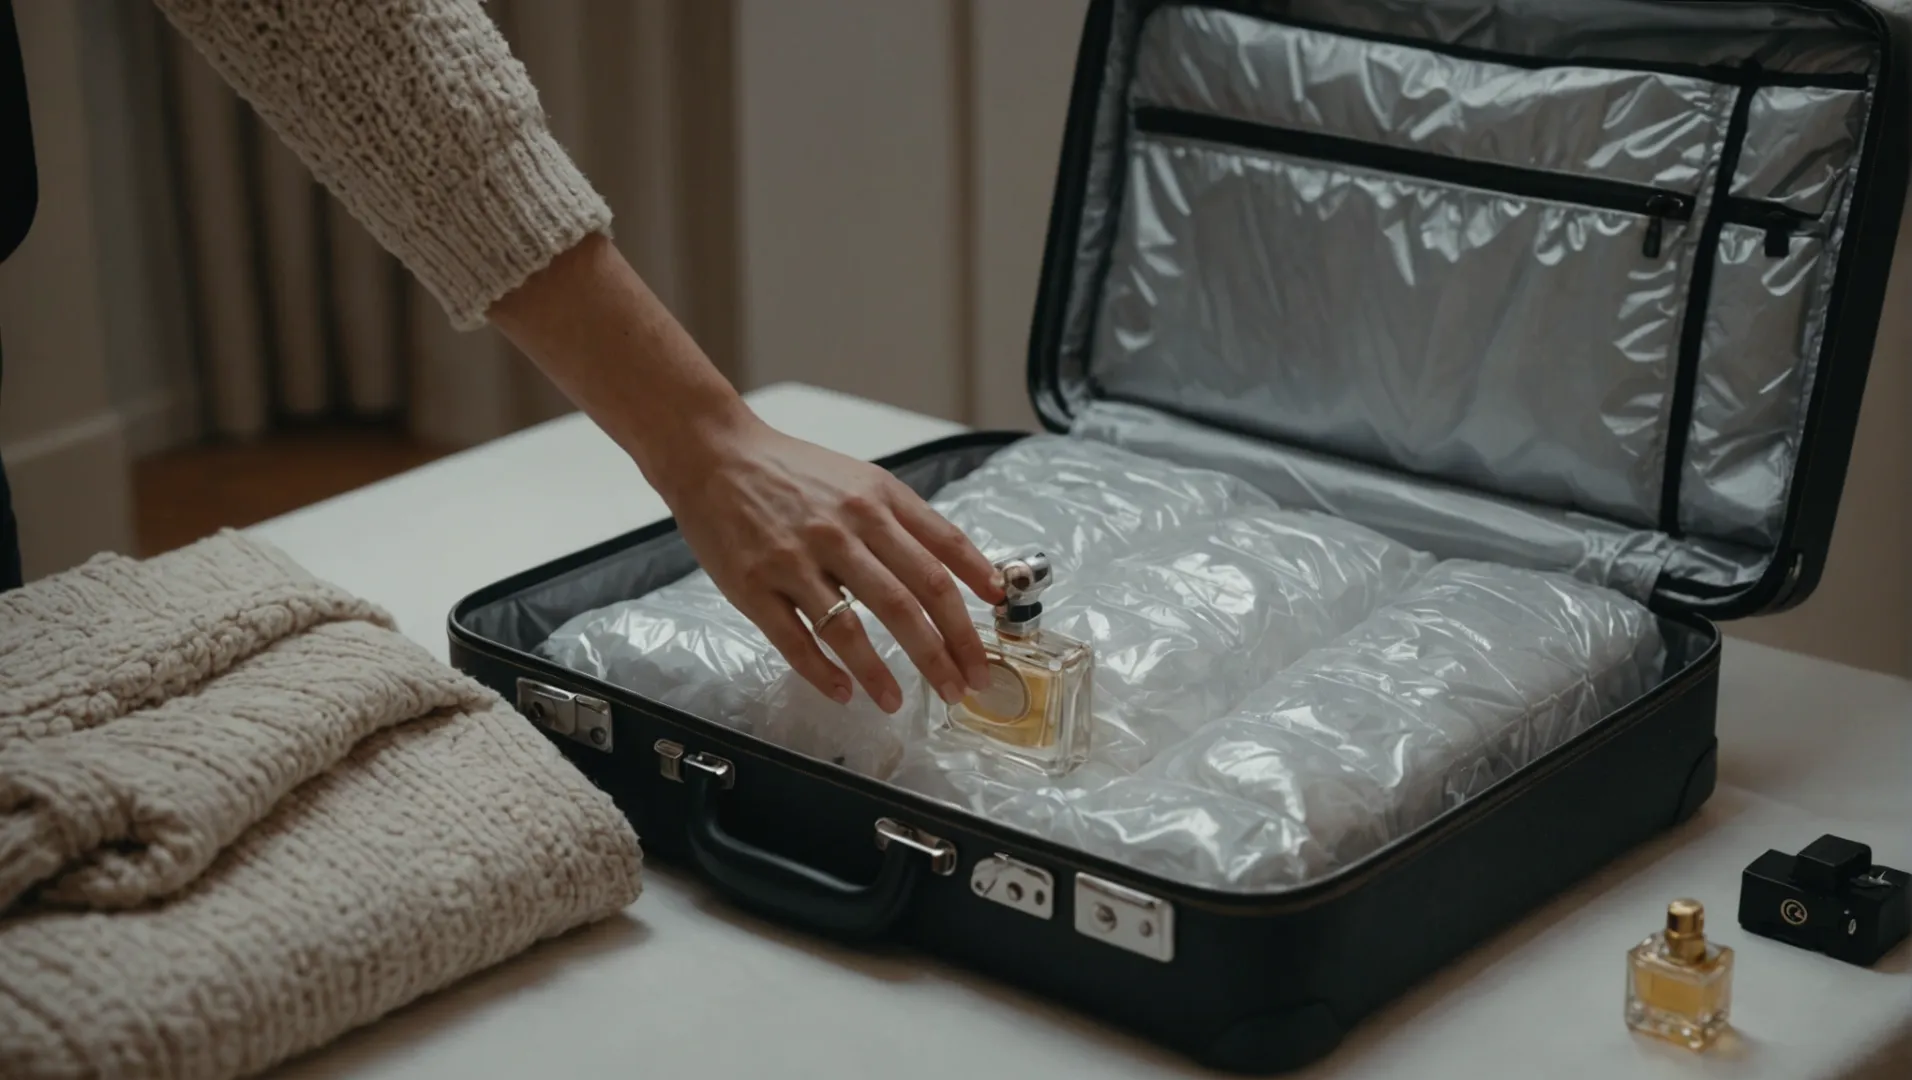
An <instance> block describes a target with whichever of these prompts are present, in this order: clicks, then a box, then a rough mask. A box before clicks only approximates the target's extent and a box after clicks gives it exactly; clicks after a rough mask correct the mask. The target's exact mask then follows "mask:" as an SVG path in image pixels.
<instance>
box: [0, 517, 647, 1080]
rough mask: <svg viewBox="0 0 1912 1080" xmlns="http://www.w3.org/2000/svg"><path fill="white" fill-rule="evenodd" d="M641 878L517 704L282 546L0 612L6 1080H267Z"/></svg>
mask: <svg viewBox="0 0 1912 1080" xmlns="http://www.w3.org/2000/svg"><path fill="white" fill-rule="evenodd" d="M639 876H640V861H639V851H638V846H637V838H636V837H635V836H634V835H633V833H632V831H631V829H630V826H629V824H628V823H627V822H626V821H625V820H624V818H623V816H622V815H621V814H620V813H619V812H618V810H617V809H616V807H615V806H613V805H612V803H611V801H610V800H609V799H608V798H607V797H606V796H604V795H603V794H602V793H600V792H599V791H597V790H596V789H595V788H594V787H592V786H591V785H590V784H589V783H588V782H587V781H586V780H585V779H584V778H583V777H582V776H581V775H579V773H578V772H577V771H576V769H575V768H573V767H572V766H571V765H570V764H569V763H568V762H566V761H565V760H564V759H563V757H562V756H561V755H559V754H558V752H557V751H556V750H555V749H554V748H553V747H552V746H551V745H550V744H549V743H548V742H547V741H546V740H545V739H544V738H543V737H542V736H540V735H538V734H537V733H536V732H535V731H534V730H533V729H532V728H531V726H530V725H529V724H528V723H526V722H525V721H524V720H523V719H522V718H521V717H519V716H518V714H517V713H516V712H515V711H513V710H512V709H511V708H510V707H509V706H508V705H507V704H506V703H505V702H504V701H503V700H502V699H500V698H498V697H497V696H496V695H494V694H492V693H491V692H490V691H488V690H486V689H484V688H483V687H481V686H479V685H478V684H477V683H475V682H473V681H471V680H469V679H467V678H466V677H464V676H462V675H460V674H459V673H457V672H455V671H453V670H452V669H450V668H448V667H445V666H444V665H442V664H440V663H438V662H437V661H436V660H434V659H433V658H432V657H431V656H430V655H429V654H428V653H426V652H425V651H424V650H422V649H420V648H419V647H418V646H416V645H414V644H413V643H411V642H410V641H408V640H406V639H405V638H403V637H402V636H400V635H399V634H398V633H396V632H395V631H394V630H393V628H392V623H391V620H390V618H389V616H387V615H386V614H385V613H384V612H382V611H380V610H378V609H377V608H374V607H372V606H371V605H369V604H366V603H365V602H364V601H361V600H358V599H356V598H355V597H352V596H351V595H349V594H347V593H344V592H342V591H340V590H338V589H336V588H333V587H331V586H329V585H326V584H324V583H322V582H319V581H317V580H314V579H313V578H312V577H310V576H309V575H308V574H306V573H305V572H304V571H303V570H301V569H300V568H299V567H298V566H297V565H296V564H294V563H293V562H292V561H291V560H290V559H288V558H287V557H286V556H285V555H283V554H282V553H280V552H278V551H277V550H276V549H274V548H272V547H271V546H269V545H267V544H264V543H261V542H259V541H255V540H250V539H247V538H245V537H243V536H240V535H238V534H236V533H223V534H221V535H219V536H217V537H214V538H212V539H209V540H206V541H202V542H201V543H198V544H195V545H193V546H191V547H189V548H186V549H184V550H181V551H178V552H174V553H172V554H169V555H164V556H160V557H159V558H156V559H152V560H149V561H145V562H138V561H134V560H130V559H126V558H122V557H118V556H102V557H98V558H95V559H94V560H92V561H91V562H89V563H87V564H86V565H84V566H82V567H79V568H77V569H75V570H72V571H69V572H67V573H65V574H61V575H57V576H55V577H53V578H49V579H47V580H44V581H40V582H37V583H35V584H32V585H29V586H28V587H27V588H25V589H23V590H19V591H17V592H14V593H12V594H7V595H4V596H0V1077H6V1078H8V1080H27V1078H34V1077H82V1076H85V1077H95V1076H100V1077H121V1076H124V1077H135V1076H136V1077H152V1078H160V1077H182V1078H195V1080H197V1078H213V1077H233V1076H241V1075H247V1074H252V1073H256V1072H258V1071H260V1070H262V1069H264V1068H266V1067H268V1066H270V1065H273V1064H275V1063H278V1062H280V1061H283V1060H285V1059H286V1058H288V1057H291V1056H293V1055H296V1054H299V1053H301V1052H303V1051H306V1050H309V1049H312V1048H314V1047H317V1046H319V1045H321V1044H323V1043H325V1042H328V1041H329V1040H331V1039H333V1038H334V1037H336V1036H338V1035H339V1034H341V1033H343V1032H345V1031H347V1030H349V1029H351V1028H354V1027H357V1026H359V1025H362V1024H365V1023H367V1022H369V1021H371V1020H374V1019H376V1018H378V1017H379V1016H381V1015H383V1014H385V1013H387V1012H389V1011H391V1010H393V1009H395V1008H397V1007H399V1006H401V1005H404V1004H406V1003H407V1002H409V1001H412V1000H413V999H415V998H417V997H419V996H420V995H423V994H426V993H429V992H431V991H433V990H436V989H438V988H441V987H443V986H445V985H447V984H448V983H451V982H453V981H455V980H457V979H459V978H461V977H463V976H466V975H469V974H471V973H472V972H474V971H477V970H479V969H481V968H484V967H487V966H489V965H491V964H494V963H496V962H498V961H500V960H502V959H505V958H506V957H508V956H511V955H512V954H514V953H517V952H519V951H521V950H523V949H525V948H526V947H528V946H530V945H531V944H533V943H534V942H536V941H538V940H539V939H541V938H545V937H549V936H552V935H554V934H558V933H561V932H563V931H565V930H568V929H571V928H573V927H576V926H578V925H580V924H582V923H586V922H590V921H593V920H596V919H599V918H602V917H605V916H607V915H610V914H612V913H614V912H616V911H617V910H619V909H620V908H622V907H624V906H625V905H627V904H629V903H630V902H631V901H632V900H634V899H635V898H636V896H637V893H638V889H639Z"/></svg>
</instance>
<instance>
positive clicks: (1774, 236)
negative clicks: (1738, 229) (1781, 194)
mask: <svg viewBox="0 0 1912 1080" xmlns="http://www.w3.org/2000/svg"><path fill="white" fill-rule="evenodd" d="M1720 216H1722V217H1724V218H1725V219H1726V220H1727V221H1728V222H1730V223H1732V224H1734V225H1750V226H1752V227H1753V228H1755V229H1764V230H1765V232H1766V254H1767V256H1768V257H1770V258H1774V259H1783V258H1785V257H1786V256H1787V254H1789V253H1790V252H1791V251H1792V238H1793V237H1794V236H1797V235H1798V234H1800V233H1802V232H1805V231H1807V230H1808V229H1810V228H1812V226H1813V225H1814V224H1815V223H1817V222H1818V220H1819V219H1818V218H1817V217H1814V216H1813V215H1811V214H1808V213H1806V212H1805V211H1803V210H1794V209H1793V208H1792V207H1790V206H1786V205H1784V204H1782V203H1776V202H1771V201H1768V200H1765V199H1748V198H1744V197H1743V196H1739V195H1733V196H1728V197H1727V198H1725V199H1722V200H1721V201H1720Z"/></svg>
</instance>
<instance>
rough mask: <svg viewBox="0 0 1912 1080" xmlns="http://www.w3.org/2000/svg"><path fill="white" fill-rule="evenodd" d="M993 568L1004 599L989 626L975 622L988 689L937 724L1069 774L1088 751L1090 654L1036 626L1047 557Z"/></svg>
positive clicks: (1048, 580) (1048, 574)
mask: <svg viewBox="0 0 1912 1080" xmlns="http://www.w3.org/2000/svg"><path fill="white" fill-rule="evenodd" d="M996 569H997V570H998V571H999V572H1000V573H1001V574H1002V579H1003V602H1002V603H1001V604H998V605H997V606H996V608H995V621H994V623H993V625H984V624H981V623H979V624H977V629H978V630H980V631H982V639H983V646H984V648H986V649H987V650H988V653H989V681H990V685H989V689H987V690H982V691H976V692H972V693H970V694H969V695H968V696H967V697H964V698H963V699H962V700H961V701H958V702H956V703H955V704H953V705H948V706H944V707H943V711H942V713H941V715H942V717H943V719H944V721H945V723H944V724H943V725H942V727H943V729H944V730H945V731H948V732H951V733H954V734H956V735H957V736H958V737H959V738H964V737H966V738H968V739H971V740H979V741H980V744H981V745H983V746H984V747H986V748H987V749H989V750H991V751H993V752H995V753H997V754H1000V755H1002V756H1004V757H1007V758H1010V759H1012V760H1015V761H1019V762H1022V763H1024V764H1027V765H1031V766H1034V767H1035V768H1037V769H1039V770H1041V771H1043V772H1046V773H1050V774H1060V773H1065V772H1068V771H1069V770H1071V769H1073V768H1075V767H1076V766H1077V765H1080V764H1081V763H1082V762H1083V761H1084V760H1086V759H1087V758H1088V754H1089V728H1090V708H1091V705H1090V696H1091V687H1092V685H1093V683H1094V668H1095V654H1094V652H1093V650H1091V649H1090V648H1089V646H1088V645H1086V644H1084V643H1082V642H1080V641H1077V640H1075V639H1074V638H1071V637H1066V636H1064V635H1062V634H1057V633H1055V632H1053V631H1049V630H1044V629H1043V628H1042V599H1041V598H1042V594H1043V592H1044V591H1045V590H1047V589H1048V588H1049V586H1050V585H1051V584H1053V581H1054V578H1053V571H1052V570H1051V568H1050V566H1049V557H1048V556H1047V555H1045V554H1043V553H1042V552H1034V553H1032V554H1028V555H1022V556H1017V557H1015V558H1008V559H1003V560H1001V561H999V562H997V563H996ZM937 704H938V705H941V702H940V701H938V702H937ZM933 715H934V714H933Z"/></svg>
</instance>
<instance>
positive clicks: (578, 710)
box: [518, 679, 611, 751]
mask: <svg viewBox="0 0 1912 1080" xmlns="http://www.w3.org/2000/svg"><path fill="white" fill-rule="evenodd" d="M518 711H519V712H521V713H523V714H524V715H525V717H526V718H527V719H529V720H530V721H531V722H532V723H533V724H536V725H537V726H539V727H541V728H543V729H544V730H546V731H549V732H551V733H552V734H554V735H562V736H564V737H565V738H567V739H570V740H571V741H573V742H580V743H583V744H584V745H586V746H589V747H591V748H593V749H595V750H606V751H608V750H610V749H611V705H610V703H609V702H607V701H605V700H604V699H602V698H594V697H590V696H588V695H585V694H573V693H572V692H571V691H569V690H561V689H559V688H557V687H555V686H552V685H550V684H548V683H541V682H538V681H537V680H535V679H519V680H518Z"/></svg>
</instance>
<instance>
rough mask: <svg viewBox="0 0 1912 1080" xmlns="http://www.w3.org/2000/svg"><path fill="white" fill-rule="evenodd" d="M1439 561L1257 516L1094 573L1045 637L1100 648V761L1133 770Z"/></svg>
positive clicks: (1123, 558)
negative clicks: (1062, 637)
mask: <svg viewBox="0 0 1912 1080" xmlns="http://www.w3.org/2000/svg"><path fill="white" fill-rule="evenodd" d="M958 524H960V522H959V523H958ZM1430 565H1432V560H1431V559H1429V558H1428V557H1427V556H1424V555H1420V554H1418V553H1416V552H1414V551H1412V550H1410V549H1409V548H1406V547H1404V546H1402V545H1400V544H1396V543H1394V542H1393V541H1390V540H1388V539H1386V538H1384V537H1382V536H1381V535H1379V534H1378V533H1375V532H1372V531H1371V530H1368V529H1364V528H1361V527H1360V526H1357V525H1351V524H1349V523H1347V522H1344V521H1339V520H1336V519H1334V518H1329V517H1324V516H1322V515H1318V514H1305V513H1284V512H1282V511H1278V510H1273V509H1266V510H1256V511H1252V512H1248V513H1243V514H1238V515H1235V516H1230V517H1227V518H1223V519H1218V520H1212V521H1209V522H1206V523H1204V524H1203V525H1202V526H1201V527H1199V528H1190V529H1187V530H1185V531H1178V532H1172V533H1167V534H1163V535H1160V536H1157V537H1155V538H1153V539H1151V540H1148V541H1145V542H1141V543H1138V544H1136V545H1135V546H1134V547H1132V548H1130V550H1129V551H1128V552H1127V553H1125V554H1122V555H1119V556H1117V557H1115V558H1113V559H1111V560H1109V561H1108V562H1107V563H1106V564H1103V565H1101V566H1099V567H1098V566H1091V567H1089V568H1087V569H1085V570H1084V571H1083V572H1082V574H1081V576H1080V578H1079V579H1078V581H1077V583H1076V585H1075V587H1073V588H1071V587H1070V586H1069V584H1068V582H1066V581H1065V582H1063V583H1061V584H1060V585H1058V586H1057V587H1056V588H1055V589H1054V590H1052V591H1051V594H1050V595H1049V597H1048V598H1046V606H1047V608H1048V611H1049V614H1048V615H1047V616H1046V617H1045V618H1044V620H1043V628H1044V629H1045V630H1046V631H1050V632H1055V633H1060V634H1064V635H1066V636H1069V637H1072V638H1075V639H1076V640H1078V641H1085V642H1088V643H1089V644H1090V645H1092V646H1093V647H1094V649H1095V663H1096V675H1095V690H1094V698H1095V719H1096V723H1095V736H1094V740H1093V744H1092V747H1091V750H1090V755H1091V758H1092V759H1093V760H1096V761H1102V762H1105V763H1108V764H1111V765H1114V766H1117V767H1118V768H1122V769H1125V770H1129V771H1133V770H1134V769H1135V768H1137V767H1139V766H1140V765H1141V764H1142V763H1143V762H1144V761H1146V760H1148V758H1149V756H1150V755H1151V754H1152V753H1153V752H1154V751H1155V750H1157V749H1159V748H1160V747H1161V746H1163V745H1165V744H1166V743H1167V742H1172V741H1174V740H1176V739H1179V738H1181V737H1182V736H1184V735H1186V734H1187V733H1188V732H1190V731H1192V730H1194V729H1195V728H1196V727H1197V726H1198V725H1200V724H1201V723H1203V722H1205V721H1207V720H1210V719H1213V718H1214V717H1216V716H1218V715H1220V714H1222V713H1223V712H1225V711H1227V710H1228V709H1229V708H1230V707H1231V706H1232V705H1234V704H1235V703H1236V702H1237V701H1240V700H1241V698H1242V697H1243V696H1245V695H1246V694H1247V693H1248V692H1249V691H1250V690H1252V689H1253V688H1254V687H1256V686H1258V685H1259V684H1261V683H1262V682H1264V681H1266V680H1267V679H1268V677H1269V676H1271V675H1273V674H1274V673H1276V672H1278V671H1280V670H1282V669H1283V668H1285V667H1287V666H1288V665H1289V664H1290V663H1292V662H1293V661H1294V660H1296V659H1297V658H1299V657H1300V656H1301V655H1302V654H1303V653H1305V652H1307V651H1308V650H1309V649H1312V648H1314V647H1315V646H1317V645H1320V644H1322V643H1324V642H1327V641H1329V640H1331V639H1332V638H1334V637H1335V636H1336V635H1338V634H1340V633H1342V632H1343V631H1345V630H1347V629H1349V628H1350V627H1352V626H1354V625H1355V624H1356V623H1357V622H1359V621H1360V620H1361V619H1362V618H1363V617H1365V616H1366V615H1367V614H1368V613H1369V612H1370V611H1372V610H1374V608H1375V607H1376V606H1377V605H1378V604H1380V603H1381V602H1382V601H1384V600H1386V599H1388V598H1389V597H1391V596H1393V595H1394V594H1395V593H1397V592H1399V591H1400V590H1401V589H1402V588H1403V587H1405V586H1406V585H1407V584H1408V582H1410V581H1411V580H1413V579H1414V578H1415V577H1417V576H1419V575H1420V574H1421V573H1422V572H1424V571H1425V570H1426V569H1427V568H1428V567H1429V566H1430Z"/></svg>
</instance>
